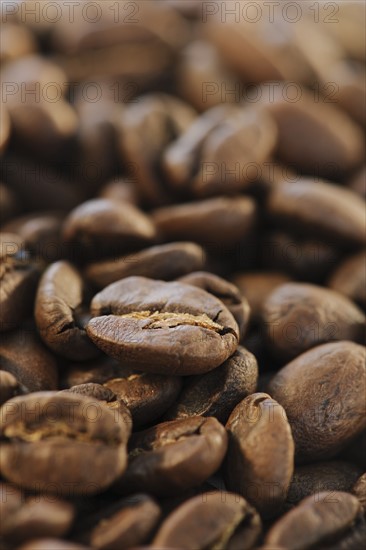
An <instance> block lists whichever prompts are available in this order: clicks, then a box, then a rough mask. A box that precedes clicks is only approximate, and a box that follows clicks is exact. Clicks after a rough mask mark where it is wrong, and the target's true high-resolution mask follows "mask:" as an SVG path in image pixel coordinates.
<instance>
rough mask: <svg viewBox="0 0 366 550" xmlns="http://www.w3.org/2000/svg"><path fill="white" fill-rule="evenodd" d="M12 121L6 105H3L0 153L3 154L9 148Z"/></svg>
mask: <svg viewBox="0 0 366 550" xmlns="http://www.w3.org/2000/svg"><path fill="white" fill-rule="evenodd" d="M11 131H12V128H11V119H10V115H9V111H8V109H7V108H6V107H5V105H3V104H2V105H1V117H0V153H1V154H3V153H4V152H5V151H6V149H7V146H8V142H9V139H10V135H11Z"/></svg>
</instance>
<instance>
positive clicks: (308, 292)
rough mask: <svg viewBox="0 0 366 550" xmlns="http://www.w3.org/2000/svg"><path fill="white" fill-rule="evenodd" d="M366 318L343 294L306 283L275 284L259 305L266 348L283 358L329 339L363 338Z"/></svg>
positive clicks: (297, 353) (355, 339) (292, 356)
mask: <svg viewBox="0 0 366 550" xmlns="http://www.w3.org/2000/svg"><path fill="white" fill-rule="evenodd" d="M365 320H366V318H365V314H364V313H363V312H362V311H361V309H359V308H358V307H357V306H356V305H355V304H353V302H351V301H350V300H349V299H348V298H346V297H345V296H343V295H342V294H339V293H338V292H335V291H334V290H330V289H327V288H323V287H320V286H315V285H311V284H305V283H286V284H284V285H281V286H278V287H277V288H275V290H274V291H273V292H272V293H271V294H270V295H269V296H268V298H267V299H266V301H265V303H264V304H263V309H262V322H263V325H264V329H265V332H266V336H267V341H268V345H269V348H270V350H271V352H272V353H273V354H274V355H275V356H276V357H278V358H279V359H281V360H284V361H286V360H289V359H293V358H294V357H297V356H298V355H300V354H301V353H303V352H304V351H306V350H307V349H309V348H312V347H314V346H317V345H318V344H322V343H325V342H331V341H332V340H354V341H356V342H362V341H363V337H364V334H365Z"/></svg>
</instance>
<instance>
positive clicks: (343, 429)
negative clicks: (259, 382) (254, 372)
mask: <svg viewBox="0 0 366 550" xmlns="http://www.w3.org/2000/svg"><path fill="white" fill-rule="evenodd" d="M365 390H366V349H365V348H364V347H363V346H360V345H358V344H355V343H353V342H333V343H329V344H323V345H321V346H317V347H316V348H313V349H311V350H309V351H307V352H305V353H303V354H302V355H299V356H298V357H297V358H296V359H294V360H293V361H291V363H289V364H288V365H286V366H285V367H284V368H283V369H281V370H280V371H279V372H278V373H277V374H275V376H274V377H273V378H272V380H271V382H270V383H269V386H268V391H269V392H270V394H271V395H272V396H273V398H274V399H276V401H278V402H279V403H280V404H281V405H282V406H283V407H284V409H285V411H286V414H287V416H288V419H289V422H290V425H291V430H292V434H293V437H294V441H295V448H296V459H297V460H298V461H299V462H310V461H315V460H325V459H329V458H332V457H333V456H335V455H336V454H337V453H338V452H339V451H341V450H343V449H344V448H345V447H346V446H347V445H348V444H349V443H351V441H352V440H353V439H354V438H355V437H356V436H358V435H360V434H361V433H362V431H363V430H365V428H366V414H365V412H366V411H365Z"/></svg>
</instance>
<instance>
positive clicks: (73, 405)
mask: <svg viewBox="0 0 366 550" xmlns="http://www.w3.org/2000/svg"><path fill="white" fill-rule="evenodd" d="M0 417H1V434H2V438H3V440H5V441H4V442H3V447H2V453H1V457H0V468H1V472H2V475H3V476H4V477H5V478H6V479H7V480H9V481H11V482H13V483H15V484H16V485H19V486H20V487H23V488H25V489H30V490H41V491H42V492H46V493H56V494H60V495H71V496H74V495H88V494H93V493H96V492H100V491H102V490H103V489H105V488H106V487H108V486H109V485H110V484H111V483H112V482H113V481H114V480H115V479H116V478H117V477H118V476H119V475H120V474H121V473H122V472H123V470H124V468H125V467H126V442H127V438H128V434H129V426H127V425H126V423H125V422H124V418H123V417H120V416H119V415H118V414H117V415H115V414H114V411H113V410H111V409H109V408H108V407H106V406H105V405H103V404H102V403H100V402H98V401H96V400H95V399H93V398H90V397H86V396H81V395H74V394H72V393H67V392H63V393H55V392H36V393H33V394H31V395H28V396H22V397H15V398H13V399H11V400H10V401H7V402H6V403H5V405H3V406H2V408H1V409H0Z"/></svg>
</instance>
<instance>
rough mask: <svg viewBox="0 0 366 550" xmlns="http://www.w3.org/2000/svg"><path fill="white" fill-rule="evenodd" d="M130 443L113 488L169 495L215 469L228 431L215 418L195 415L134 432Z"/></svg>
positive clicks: (204, 476) (195, 485)
mask: <svg viewBox="0 0 366 550" xmlns="http://www.w3.org/2000/svg"><path fill="white" fill-rule="evenodd" d="M129 447H130V454H129V462H128V468H127V471H126V472H125V473H124V474H123V475H122V477H121V478H120V480H118V482H117V484H116V485H115V488H116V490H118V491H119V492H121V493H122V494H125V493H134V492H141V491H145V492H147V493H151V494H153V495H157V496H169V495H175V494H179V493H183V492H184V491H186V490H187V489H190V488H192V487H197V486H199V485H200V483H202V482H203V481H205V480H206V479H208V478H209V477H210V475H212V474H213V473H214V472H216V470H217V469H218V468H219V466H220V465H221V463H222V460H223V458H224V456H225V453H226V449H227V435H226V432H225V429H224V427H223V426H222V425H221V424H220V423H219V422H218V421H217V420H216V418H210V417H209V418H202V417H200V416H194V417H191V418H185V419H181V420H173V421H171V422H163V423H162V424H157V425H156V426H154V427H153V428H149V429H147V430H144V431H142V432H137V433H136V434H135V435H134V436H132V438H131V441H130V445H129Z"/></svg>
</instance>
